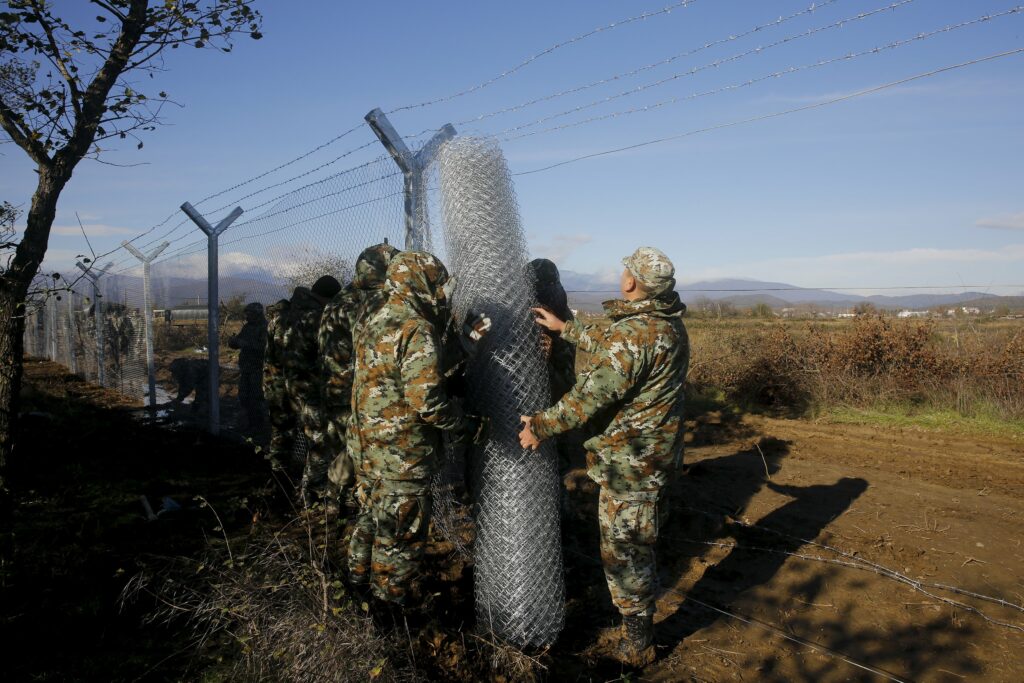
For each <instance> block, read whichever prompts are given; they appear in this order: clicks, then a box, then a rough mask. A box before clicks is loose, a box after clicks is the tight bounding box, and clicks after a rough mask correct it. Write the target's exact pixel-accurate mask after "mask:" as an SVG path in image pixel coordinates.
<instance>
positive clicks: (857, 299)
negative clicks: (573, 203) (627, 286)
mask: <svg viewBox="0 0 1024 683" xmlns="http://www.w3.org/2000/svg"><path fill="white" fill-rule="evenodd" d="M562 284H563V286H565V288H566V290H567V291H569V292H570V293H569V300H570V302H571V304H572V305H573V306H574V307H576V308H582V309H584V310H595V309H598V308H600V303H601V302H602V301H604V300H605V299H611V298H614V297H615V296H616V292H617V291H618V283H617V282H616V283H609V282H608V281H607V280H604V279H602V278H600V277H598V276H594V275H587V274H585V273H576V272H572V271H563V272H562ZM676 291H678V292H679V296H680V297H681V298H682V300H683V301H684V302H686V304H687V305H688V306H692V305H694V304H695V303H697V302H698V301H699V300H700V299H711V300H712V301H727V302H729V303H731V304H733V305H734V306H737V307H741V308H742V307H749V306H754V305H756V304H759V303H764V304H767V305H769V306H771V307H772V308H775V309H779V308H787V307H796V306H804V305H814V306H817V307H820V308H824V309H848V308H851V307H853V306H856V305H857V304H858V303H861V302H870V303H872V304H874V305H875V306H876V307H878V308H882V309H901V310H902V309H912V310H924V309H928V308H932V307H933V306H951V305H958V306H963V305H966V304H970V305H973V306H987V307H989V308H993V307H995V306H999V305H1007V306H1009V307H1011V308H1020V307H1022V303H1024V299H1022V297H1017V296H999V295H996V294H987V293H985V292H959V293H948V294H906V295H899V296H886V295H872V296H861V295H858V294H844V293H842V292H835V291H831V290H826V289H807V288H804V287H796V286H794V285H789V284H786V283H783V282H763V281H760V280H743V279H738V278H729V279H722V280H702V281H700V282H691V283H687V284H684V285H679V286H678V287H676Z"/></svg>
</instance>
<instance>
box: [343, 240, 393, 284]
mask: <svg viewBox="0 0 1024 683" xmlns="http://www.w3.org/2000/svg"><path fill="white" fill-rule="evenodd" d="M397 253H398V250H397V249H395V248H394V247H393V246H391V245H390V244H388V243H387V242H385V243H383V244H375V245H373V246H372V247H367V248H366V249H363V252H362V253H361V254H359V258H358V259H356V274H355V277H353V278H352V284H353V285H354V286H355V287H357V288H358V289H380V288H381V287H383V286H384V280H385V278H386V277H387V272H388V264H389V263H391V259H393V258H394V257H395V254H397Z"/></svg>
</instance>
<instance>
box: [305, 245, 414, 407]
mask: <svg viewBox="0 0 1024 683" xmlns="http://www.w3.org/2000/svg"><path fill="white" fill-rule="evenodd" d="M397 253H398V250H397V249H395V248H394V247H392V246H390V245H388V244H375V245H373V246H372V247H367V248H366V249H364V250H363V252H362V253H361V254H359V258H358V259H356V268H355V275H354V276H353V278H352V284H350V285H349V286H348V287H346V288H345V289H343V290H342V291H341V292H339V293H338V294H337V296H335V297H334V299H332V300H331V301H330V302H329V303H328V304H327V306H325V307H324V314H323V317H322V318H321V319H320V332H319V334H318V335H317V339H318V342H319V346H320V362H321V368H322V371H323V377H324V387H323V390H324V408H325V409H326V411H327V414H328V416H330V417H336V416H337V417H341V416H343V415H344V414H345V413H347V412H348V411H349V409H350V407H351V403H352V375H353V372H354V366H353V359H352V331H353V330H355V329H356V325H357V324H360V323H361V322H362V321H363V320H364V319H365V318H366V316H367V315H370V314H372V313H375V312H376V311H377V310H378V309H379V308H380V307H381V306H383V305H384V302H385V301H386V300H387V293H386V292H385V291H384V280H385V278H386V276H387V270H388V263H390V262H391V259H392V258H393V257H394V255H395V254H397Z"/></svg>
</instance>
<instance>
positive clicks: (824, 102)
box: [512, 48, 1024, 176]
mask: <svg viewBox="0 0 1024 683" xmlns="http://www.w3.org/2000/svg"><path fill="white" fill-rule="evenodd" d="M1022 52H1024V48H1016V49H1014V50H1006V51H1004V52H997V53H995V54H991V55H986V56H984V57H977V58H975V59H971V60H968V61H966V62H960V63H958V64H950V65H948V66H943V67H939V68H937V69H932V70H931V71H926V72H924V73H919V74H915V75H913V76H907V77H906V78H901V79H899V80H896V81H891V82H889V83H884V84H882V85H876V86H873V87H871V88H867V89H865V90H858V91H857V92H854V93H849V94H847V95H841V96H839V97H833V98H830V99H827V100H822V101H821V102H815V103H813V104H807V105H804V106H801V107H795V108H793V109H786V110H784V111H777V112H772V113H770V114H762V115H760V116H753V117H750V118H746V119H740V120H737V121H729V122H727V123H720V124H717V125H714V126H707V127H705V128H698V129H695V130H690V131H686V132H685V133H677V134H675V135H667V136H665V137H661V138H655V139H653V140H646V141H644V142H638V143H635V144H632V145H625V146H623V147H616V148H614V149H607V150H603V151H600V152H592V153H590V154H582V155H580V156H577V157H573V158H571V159H566V160H565V161H559V162H558V163H554V164H550V165H548V166H542V167H540V168H534V169H530V170H529V171H519V172H518V173H513V174H512V175H515V176H521V175H530V174H533V173H542V172H544V171H550V170H551V169H554V168H558V167H560V166H566V165H568V164H574V163H576V162H579V161H584V160H586V159H594V158H596V157H601V156H607V155H609V154H617V153H619V152H625V151H629V150H632V149H639V148H641V147H648V146H650V145H656V144H660V143H663V142H671V141H673V140H680V139H682V138H686V137H690V136H693V135H699V134H702V133H709V132H712V131H716V130H722V129H725V128H733V127H735V126H742V125H746V124H749V123H756V122H759V121H767V120H769V119H774V118H779V117H781V116H788V115H789V114H796V113H799V112H804V111H810V110H812V109H819V108H821V107H827V106H829V105H832V104H838V103H839V102H846V101H847V100H852V99H856V98H858V97H864V96H865V95H871V94H874V93H877V92H881V91H883V90H888V89H889V88H895V87H897V86H900V85H904V84H906V83H911V82H913V81H918V80H921V79H924V78H931V77H932V76H937V75H939V74H942V73H946V72H949V71H954V70H956V69H963V68H966V67H969V66H974V65H975V64H981V63H983V62H990V61H993V60H996V59H1002V58H1004V57H1011V56H1013V55H1018V54H1020V53H1022Z"/></svg>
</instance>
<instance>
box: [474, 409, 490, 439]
mask: <svg viewBox="0 0 1024 683" xmlns="http://www.w3.org/2000/svg"><path fill="white" fill-rule="evenodd" d="M476 419H477V425H476V431H475V432H474V434H473V445H474V446H483V445H484V444H485V443H487V439H488V437H490V435H491V418H489V417H486V416H484V415H480V416H477V418H476Z"/></svg>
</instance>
